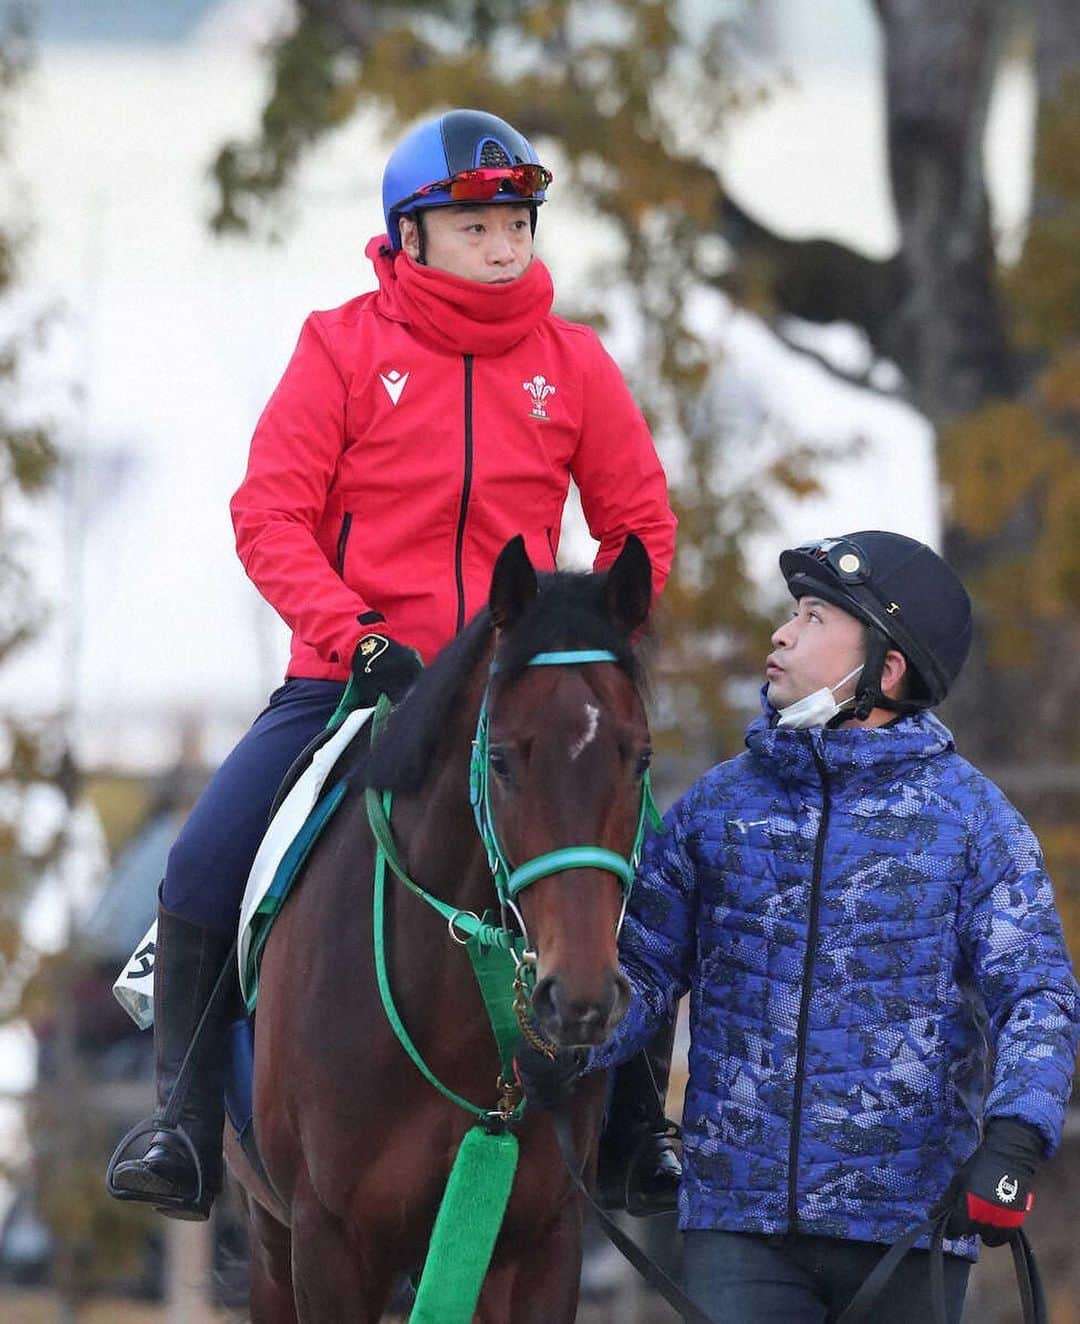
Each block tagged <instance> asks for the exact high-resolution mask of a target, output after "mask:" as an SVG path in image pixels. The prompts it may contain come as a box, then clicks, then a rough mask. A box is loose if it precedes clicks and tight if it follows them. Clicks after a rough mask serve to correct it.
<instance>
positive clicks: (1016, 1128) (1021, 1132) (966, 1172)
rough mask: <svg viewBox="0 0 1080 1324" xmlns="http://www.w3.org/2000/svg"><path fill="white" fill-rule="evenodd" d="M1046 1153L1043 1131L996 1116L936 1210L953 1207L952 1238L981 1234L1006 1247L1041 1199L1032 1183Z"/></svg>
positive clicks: (948, 1233)
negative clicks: (1035, 1193)
mask: <svg viewBox="0 0 1080 1324" xmlns="http://www.w3.org/2000/svg"><path fill="white" fill-rule="evenodd" d="M1045 1155H1046V1147H1045V1144H1044V1142H1043V1138H1042V1134H1041V1132H1039V1131H1037V1130H1036V1129H1035V1128H1034V1127H1033V1126H1028V1125H1027V1123H1026V1122H1018V1121H1016V1120H1015V1119H1014V1118H1011V1117H992V1118H991V1119H990V1120H989V1121H988V1122H987V1123H986V1129H985V1131H984V1132H983V1140H982V1144H981V1145H980V1146H979V1148H978V1149H977V1150H976V1151H975V1153H974V1154H972V1156H971V1158H969V1159H968V1161H967V1162H966V1163H965V1164H964V1166H963V1167H962V1168H961V1169H960V1171H959V1172H958V1173H957V1174H956V1176H955V1177H954V1178H953V1179H952V1181H951V1182H950V1183H949V1187H948V1189H947V1190H946V1192H945V1194H944V1195H943V1196H942V1197H941V1199H940V1200H939V1201H938V1203H937V1204H936V1205H935V1206H934V1208H933V1209H932V1210H931V1211H930V1213H931V1216H934V1215H936V1214H942V1213H945V1212H946V1210H948V1211H949V1221H948V1223H946V1225H945V1235H946V1236H947V1237H967V1236H972V1235H974V1234H976V1233H977V1234H978V1235H979V1236H980V1237H982V1239H983V1241H984V1242H985V1243H986V1245H988V1246H1002V1245H1004V1244H1005V1242H1006V1241H1009V1240H1010V1239H1011V1238H1012V1237H1013V1236H1014V1235H1015V1234H1016V1232H1017V1230H1018V1229H1019V1228H1020V1227H1021V1226H1022V1225H1023V1222H1024V1219H1025V1218H1026V1217H1027V1216H1028V1214H1029V1213H1030V1212H1031V1207H1032V1205H1033V1204H1034V1203H1035V1195H1034V1193H1033V1191H1032V1189H1031V1188H1032V1185H1033V1183H1034V1181H1035V1174H1036V1172H1037V1171H1038V1167H1039V1164H1040V1163H1041V1162H1042V1160H1043V1158H1044V1157H1045Z"/></svg>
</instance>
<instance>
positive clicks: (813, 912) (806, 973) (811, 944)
mask: <svg viewBox="0 0 1080 1324" xmlns="http://www.w3.org/2000/svg"><path fill="white" fill-rule="evenodd" d="M810 753H811V754H812V755H813V759H814V763H815V765H816V767H817V770H818V776H819V777H820V778H821V821H820V823H819V824H818V830H817V839H816V840H815V842H814V872H813V875H812V877H811V880H810V916H809V922H808V924H807V932H806V958H805V960H804V961H803V986H802V996H801V997H800V999H799V1025H798V1031H797V1033H796V1037H795V1094H794V1098H793V1099H792V1105H791V1147H790V1149H789V1151H788V1236H789V1237H793V1236H795V1235H796V1233H797V1232H798V1214H797V1208H798V1184H799V1138H800V1132H801V1130H802V1098H803V1084H804V1082H805V1075H806V1032H807V1025H808V1023H809V1020H810V996H811V986H812V984H813V979H814V954H815V951H816V948H817V936H818V923H819V921H820V910H821V871H822V864H823V861H824V858H825V836H826V833H827V832H828V830H829V810H830V807H831V803H830V802H831V796H830V792H829V774H828V769H827V768H826V767H825V763H824V761H823V759H822V758H821V755H820V754H819V753H818V752H817V750H816V749H815V748H814V747H813V745H811V746H810Z"/></svg>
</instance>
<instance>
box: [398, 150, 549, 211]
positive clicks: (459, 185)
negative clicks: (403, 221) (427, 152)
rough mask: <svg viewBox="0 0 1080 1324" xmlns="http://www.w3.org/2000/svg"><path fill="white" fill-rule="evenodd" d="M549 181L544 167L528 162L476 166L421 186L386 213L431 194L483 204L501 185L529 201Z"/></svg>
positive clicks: (452, 200)
mask: <svg viewBox="0 0 1080 1324" xmlns="http://www.w3.org/2000/svg"><path fill="white" fill-rule="evenodd" d="M552 178H553V176H552V173H551V171H550V170H548V168H547V167H546V166H542V165H533V164H532V163H531V162H529V161H526V162H524V163H522V164H520V165H513V166H479V167H477V169H475V170H462V171H460V172H459V173H458V174H456V175H453V176H451V178H449V179H440V180H438V181H437V182H436V183H434V184H425V185H424V186H423V188H418V189H417V190H416V192H415V193H410V194H409V196H408V197H407V198H402V199H401V201H400V202H396V203H394V205H393V207H392V208H391V209H390V210H391V211H392V212H397V211H400V210H401V209H402V208H403V207H407V206H408V205H409V203H410V202H416V201H417V200H418V199H420V198H426V197H428V196H429V195H430V194H432V193H448V194H449V195H450V201H451V202H487V201H488V199H490V198H493V197H494V196H495V194H496V193H498V192H499V190H500V189H502V188H503V187H504V186H506V187H507V188H508V189H509V191H511V192H513V193H516V194H518V195H519V196H520V197H522V198H530V197H532V196H533V195H534V194H536V193H542V192H543V191H544V189H546V188H547V187H548V185H549V184H550V183H551V181H552Z"/></svg>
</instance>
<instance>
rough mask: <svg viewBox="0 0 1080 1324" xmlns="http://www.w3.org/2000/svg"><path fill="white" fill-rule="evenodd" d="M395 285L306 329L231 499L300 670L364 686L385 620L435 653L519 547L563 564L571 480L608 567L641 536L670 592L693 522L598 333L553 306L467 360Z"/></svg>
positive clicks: (248, 563)
mask: <svg viewBox="0 0 1080 1324" xmlns="http://www.w3.org/2000/svg"><path fill="white" fill-rule="evenodd" d="M403 260H405V261H408V259H403V258H401V257H399V258H398V259H397V261H398V262H401V261H403ZM533 265H534V266H536V265H537V264H536V263H535V262H534V264H533ZM543 274H544V276H545V278H546V272H545V273H543ZM380 276H381V278H384V289H383V290H382V291H381V293H380V292H376V293H373V294H365V295H361V296H360V297H359V298H356V299H352V300H350V302H348V303H346V304H344V305H343V306H342V307H340V308H336V309H334V310H333V311H331V312H322V313H312V314H311V316H310V317H309V318H308V319H307V321H306V322H305V323H304V327H303V330H302V331H301V333H300V340H299V343H298V344H297V347H296V351H295V353H294V354H293V357H292V359H291V361H290V363H289V365H288V367H287V368H286V370H285V375H284V376H283V377H282V379H281V382H280V383H279V385H278V387H277V389H276V390H275V391H274V394H273V395H272V396H271V398H270V401H269V403H268V404H267V406H266V409H265V411H264V412H263V415H262V417H261V418H260V420H259V423H258V425H257V427H256V429H255V435H254V438H253V440H252V443H251V453H250V457H249V461H248V469H247V475H246V477H245V478H244V481H243V483H242V484H241V485H240V488H239V489H238V491H237V492H236V494H235V496H234V497H233V499H232V504H231V510H232V517H233V525H234V528H235V530H236V546H237V551H238V552H239V555H240V559H241V561H243V563H244V568H245V569H246V571H247V573H248V574H249V576H250V577H251V579H252V580H253V581H254V583H255V584H256V586H257V587H258V589H259V591H260V592H261V593H262V595H263V596H264V597H265V598H266V600H267V601H268V602H269V603H270V604H271V605H272V606H273V607H274V608H275V609H276V610H277V611H278V613H279V614H280V615H281V616H282V618H283V619H284V620H285V622H286V623H287V624H288V625H289V627H290V628H291V630H292V632H293V638H292V653H291V659H290V662H289V667H288V673H287V674H288V675H289V676H307V677H316V678H325V679H333V680H344V679H346V677H347V676H348V673H349V662H350V659H351V657H352V653H353V650H354V648H355V646H356V643H357V640H358V639H359V638H360V636H361V635H363V634H365V633H368V632H369V631H370V630H371V629H372V628H377V629H378V630H379V631H380V632H383V633H386V634H389V635H391V636H392V637H393V638H395V639H397V640H399V641H401V642H402V643H405V644H411V645H412V646H413V647H415V648H416V649H418V650H419V652H420V653H421V655H422V656H423V657H424V659H425V661H430V659H431V658H432V657H433V656H434V655H435V653H437V652H438V651H439V649H441V648H442V647H443V645H445V644H446V643H447V642H448V641H449V640H450V639H451V638H452V637H453V635H454V634H455V633H456V632H457V631H459V630H460V629H461V628H462V626H463V625H464V624H465V623H466V621H468V620H469V619H470V618H471V617H472V615H473V614H474V613H475V612H476V611H477V610H478V609H479V608H480V607H481V606H483V604H484V603H485V602H486V601H487V596H488V591H489V587H490V580H491V571H492V567H493V566H494V563H495V559H496V557H497V556H498V554H499V552H500V550H501V549H502V547H503V545H504V544H505V543H506V542H507V541H508V539H510V538H512V537H513V536H514V535H515V534H517V533H522V534H523V535H524V537H525V543H526V547H527V549H528V553H529V556H530V558H531V559H532V562H533V564H534V565H535V566H536V567H537V568H538V569H541V570H550V569H553V568H554V566H555V555H556V552H557V550H558V545H559V528H560V523H561V520H562V511H563V504H564V502H565V499H566V494H567V487H568V482H569V479H570V477H571V476H572V477H573V478H574V480H575V481H576V483H577V484H578V487H579V488H580V490H581V500H582V506H583V509H584V512H585V518H586V520H587V521H588V525H589V528H590V530H591V531H592V533H593V536H594V537H596V538H597V539H599V541H600V550H599V552H598V554H597V557H596V561H595V565H596V568H597V569H603V568H605V567H606V566H608V565H610V564H611V562H612V561H613V560H614V559H615V557H616V556H617V555H618V552H619V550H620V548H621V546H622V543H623V541H624V539H625V537H626V535H627V533H630V532H634V533H636V534H637V535H638V536H639V537H640V538H641V539H642V541H643V542H644V544H645V546H646V548H647V549H648V552H649V555H650V557H651V558H652V563H653V571H654V576H655V587H656V590H657V591H659V589H660V588H661V587H662V585H663V583H664V581H665V579H666V578H667V575H668V572H669V570H670V567H671V560H672V555H673V551H674V537H675V517H674V515H673V514H672V513H671V510H670V508H669V506H668V500H667V488H666V484H665V480H664V474H663V470H662V469H661V466H660V463H659V461H658V459H657V456H656V451H655V449H654V446H653V443H652V439H651V437H650V436H649V432H648V429H647V428H646V425H645V421H644V419H643V418H642V416H641V413H640V412H639V410H638V409H637V407H636V406H635V404H634V402H633V400H632V398H631V396H630V393H629V391H628V390H627V387H626V384H625V382H624V381H623V379H622V376H621V375H620V373H619V370H618V368H617V367H616V366H615V363H614V362H613V360H612V359H611V358H610V357H609V355H608V354H607V353H606V351H605V350H604V349H603V347H602V346H601V344H600V342H599V340H598V339H597V337H596V335H595V334H594V333H593V332H592V331H590V330H589V329H588V328H586V327H584V326H577V325H575V324H574V323H571V322H565V321H563V320H562V319H561V318H558V317H554V316H552V315H551V314H550V313H549V312H547V311H546V308H545V309H544V310H543V312H542V315H540V316H539V317H538V318H537V319H535V325H533V327H532V329H531V330H529V331H528V333H527V334H525V335H524V336H523V338H522V339H520V340H519V341H518V342H517V343H516V344H514V345H512V346H511V347H510V348H509V349H506V350H504V351H503V352H500V353H488V354H482V353H476V354H467V355H466V354H461V353H453V352H450V351H449V350H448V349H446V348H444V347H441V346H439V345H438V344H437V343H435V341H434V340H433V339H432V338H431V337H429V336H426V335H424V334H423V333H422V328H418V326H416V325H410V324H409V323H408V322H407V321H406V320H404V319H405V316H406V313H403V312H402V309H401V307H400V306H399V303H398V302H396V301H395V300H394V299H393V298H388V297H387V289H386V278H385V272H383V271H381V272H380ZM527 276H528V273H526V276H523V277H521V278H520V280H521V281H522V282H524V281H525V280H526V278H527ZM390 279H392V277H390ZM424 279H426V280H430V279H432V278H431V277H430V276H425V277H424ZM453 279H454V278H451V280H453ZM515 283H516V282H515ZM548 288H549V289H550V285H549V287H548ZM390 293H391V294H392V293H393V291H392V290H391V291H390ZM489 297H490V296H489V295H488V294H487V292H485V298H489ZM549 305H550V297H549V299H548V306H549ZM380 617H382V618H385V623H382V622H380V620H379V618H380Z"/></svg>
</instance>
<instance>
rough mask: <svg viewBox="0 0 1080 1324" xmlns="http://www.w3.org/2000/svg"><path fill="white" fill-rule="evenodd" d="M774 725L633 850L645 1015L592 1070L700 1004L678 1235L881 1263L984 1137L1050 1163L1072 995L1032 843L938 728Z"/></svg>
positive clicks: (636, 1006)
mask: <svg viewBox="0 0 1080 1324" xmlns="http://www.w3.org/2000/svg"><path fill="white" fill-rule="evenodd" d="M771 716H772V711H771V709H767V712H766V716H765V717H764V718H761V719H759V720H758V721H756V722H755V723H753V725H752V726H751V727H750V728H749V731H748V733H747V738H746V744H747V747H748V748H747V752H746V753H743V754H741V755H740V756H739V757H738V758H735V759H732V760H730V761H729V762H726V763H722V764H720V765H719V766H717V767H715V768H713V769H712V770H711V771H710V772H708V773H706V774H705V776H704V777H702V778H701V780H700V781H698V782H696V783H695V784H694V786H692V787H691V788H690V790H689V791H688V792H687V793H686V794H685V795H684V796H683V798H682V799H681V800H680V801H679V802H678V803H677V804H676V805H675V806H674V807H673V808H672V809H671V810H670V811H669V813H668V814H667V816H666V819H665V823H666V831H665V832H663V833H662V834H660V835H657V836H655V837H653V838H652V839H651V841H650V842H649V844H648V846H647V847H646V853H645V856H644V859H643V861H642V866H641V869H640V870H639V874H638V880H637V882H636V884H635V887H634V892H633V895H632V898H631V904H630V910H629V912H628V915H627V919H626V924H625V927H624V930H623V935H622V938H621V941H620V950H621V958H622V962H623V966H624V969H625V971H626V974H627V976H628V977H629V979H630V981H631V983H632V985H633V987H634V992H635V996H634V998H633V1000H632V1003H631V1007H630V1010H629V1011H628V1013H627V1016H626V1018H625V1020H624V1021H623V1022H622V1024H621V1025H620V1026H619V1028H618V1030H617V1031H616V1034H615V1037H614V1039H613V1040H612V1041H611V1042H610V1043H609V1044H608V1045H606V1046H605V1048H604V1049H603V1050H598V1051H597V1052H595V1053H594V1054H593V1057H592V1063H591V1065H596V1066H601V1065H608V1064H609V1063H611V1062H614V1061H621V1060H624V1059H625V1058H626V1057H628V1056H630V1055H631V1053H632V1052H633V1051H635V1050H636V1049H637V1048H640V1047H641V1046H642V1045H643V1044H644V1043H645V1042H646V1041H647V1039H648V1038H649V1036H650V1034H651V1033H652V1032H653V1031H654V1030H655V1029H656V1028H657V1026H658V1025H659V1023H660V1022H661V1020H662V1019H663V1018H665V1017H667V1016H669V1015H670V1014H671V1013H672V1010H673V1008H674V1005H675V1002H676V1001H677V999H678V998H679V997H681V995H682V994H683V993H684V992H685V991H686V990H687V989H689V990H690V1031H691V1048H690V1063H689V1066H690V1078H689V1083H688V1086H687V1091H686V1099H685V1104H684V1111H683V1137H684V1178H683V1184H682V1191H681V1196H680V1225H681V1226H682V1227H683V1228H722V1229H727V1230H730V1231H739V1232H761V1233H775V1232H786V1231H787V1230H789V1229H793V1230H794V1229H797V1230H798V1231H800V1232H803V1233H808V1234H817V1235H823V1236H832V1237H844V1238H851V1239H854V1240H859V1241H874V1242H892V1241H895V1240H896V1239H897V1238H898V1237H899V1236H900V1235H901V1234H902V1233H904V1232H906V1231H907V1230H908V1228H910V1227H911V1226H913V1225H914V1224H915V1223H918V1222H921V1221H922V1220H923V1219H924V1218H925V1217H926V1213H927V1210H928V1208H929V1207H930V1206H931V1205H932V1204H933V1203H934V1202H935V1201H936V1200H937V1199H938V1197H939V1196H940V1195H941V1194H942V1192H943V1191H944V1189H945V1187H946V1186H947V1185H948V1182H949V1180H950V1178H951V1177H952V1175H953V1173H954V1172H955V1170H956V1168H957V1167H958V1166H959V1165H960V1164H961V1163H962V1162H963V1161H964V1159H966V1158H967V1157H968V1155H969V1154H970V1153H971V1151H972V1150H973V1149H974V1148H975V1146H976V1144H977V1143H978V1139H979V1122H980V1118H981V1117H982V1116H983V1115H985V1116H987V1117H989V1116H1001V1117H1016V1118H1020V1119H1021V1120H1023V1121H1025V1122H1028V1123H1030V1124H1031V1125H1032V1126H1035V1127H1037V1128H1038V1129H1039V1130H1040V1131H1041V1132H1042V1134H1043V1136H1044V1137H1045V1140H1046V1147H1047V1152H1048V1153H1049V1152H1052V1151H1053V1150H1054V1149H1055V1148H1056V1146H1057V1144H1058V1141H1059V1139H1060V1135H1061V1126H1062V1120H1063V1115H1064V1110H1065V1106H1066V1102H1067V1100H1068V1097H1069V1090H1070V1082H1071V1080H1072V1074H1073V1068H1074V1064H1075V1057H1076V1047H1077V1038H1078V1033H1077V1027H1078V1019H1080V1015H1078V990H1077V985H1076V981H1075V979H1074V978H1073V974H1072V969H1071V965H1070V961H1069V957H1068V954H1067V951H1066V949H1065V945H1064V941H1063V937H1062V932H1061V924H1060V921H1059V919H1058V915H1057V912H1056V910H1055V908H1054V897H1053V890H1052V887H1051V884H1050V880H1049V878H1048V877H1047V875H1046V873H1045V872H1044V870H1043V865H1042V858H1041V855H1040V852H1039V847H1038V843H1037V842H1036V840H1035V838H1034V836H1033V835H1032V833H1031V831H1030V829H1029V828H1028V826H1027V824H1026V823H1025V822H1024V820H1023V819H1022V818H1021V816H1020V815H1019V813H1018V812H1017V811H1016V810H1015V809H1014V808H1013V807H1012V805H1010V804H1009V802H1008V801H1007V800H1006V799H1005V797H1004V796H1003V795H1002V793H1001V792H1000V791H999V790H998V789H997V788H996V787H995V786H994V785H993V784H992V783H991V782H990V781H988V780H987V779H986V778H985V777H984V776H982V774H981V773H979V772H978V771H977V770H976V769H975V768H973V767H972V766H971V764H969V763H968V762H966V760H964V759H962V758H961V757H960V756H959V755H958V754H957V753H956V752H955V747H954V744H953V740H952V736H951V735H950V733H949V732H948V731H947V730H946V728H945V727H944V726H942V724H941V723H940V722H939V721H938V720H937V719H936V718H935V717H933V716H932V715H931V714H929V713H920V714H918V715H915V716H908V717H904V718H902V719H901V720H899V721H897V722H895V723H893V724H891V725H889V726H886V727H879V728H874V729H870V728H856V727H852V728H848V729H840V730H833V731H825V730H822V729H820V728H818V729H814V730H810V731H781V730H777V729H775V728H773V727H772V726H771V725H770V718H771ZM988 1043H989V1045H992V1046H993V1048H994V1049H995V1050H996V1059H995V1060H994V1066H993V1074H992V1077H991V1076H990V1075H988V1070H989V1066H988V1063H989V1060H990V1054H988V1051H987V1045H988ZM984 1099H985V1103H984ZM946 1248H947V1249H949V1250H952V1251H954V1252H956V1253H959V1254H962V1255H966V1256H968V1257H970V1258H975V1256H976V1254H977V1249H976V1243H975V1241H974V1240H968V1239H965V1240H963V1241H956V1242H947V1243H946Z"/></svg>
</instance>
